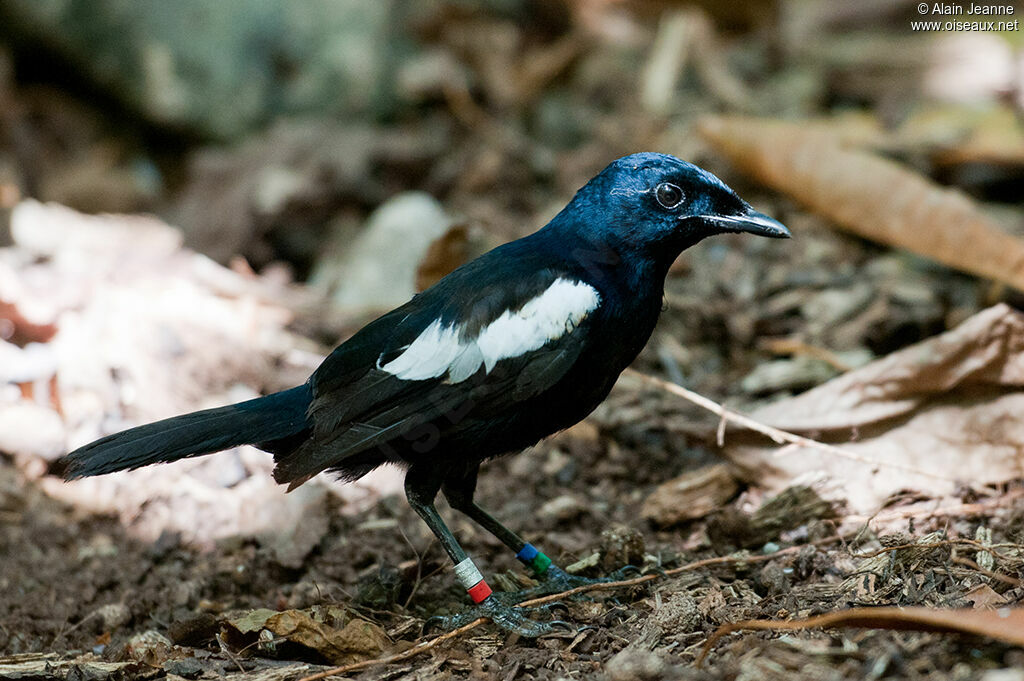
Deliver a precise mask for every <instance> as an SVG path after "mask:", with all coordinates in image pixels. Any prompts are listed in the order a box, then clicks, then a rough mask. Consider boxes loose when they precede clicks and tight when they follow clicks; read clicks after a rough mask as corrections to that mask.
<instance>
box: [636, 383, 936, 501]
mask: <svg viewBox="0 0 1024 681" xmlns="http://www.w3.org/2000/svg"><path fill="white" fill-rule="evenodd" d="M623 373H624V374H629V375H630V376H634V377H636V378H638V379H640V380H641V381H643V382H644V383H646V384H648V385H650V386H652V387H655V388H658V389H659V390H663V391H665V392H667V393H670V394H672V395H675V396H677V397H682V398H683V399H684V400H687V401H689V402H692V403H693V404H696V405H697V406H698V407H702V408H704V409H707V410H708V411H710V412H711V413H713V414H717V415H718V417H719V418H720V419H721V420H722V421H723V422H724V421H728V422H729V423H734V424H736V425H737V426H742V427H744V428H747V429H748V430H753V431H754V432H757V433H761V434H762V435H765V436H767V437H769V438H771V440H772V441H773V442H775V443H776V444H780V445H782V444H792V445H799V446H801V447H807V448H810V449H817V450H818V451H822V452H826V453H828V454H832V455H833V456H839V457H842V458H844V459H850V460H851V461H856V462H858V463H862V464H865V465H868V466H881V467H885V468H892V469H895V470H901V471H905V472H907V473H914V474H915V475H923V476H926V477H929V478H935V479H937V480H945V481H947V482H956V481H955V480H953V478H949V477H947V476H944V475H939V474H937V473H932V472H930V471H924V470H920V469H918V468H914V467H912V466H906V465H903V464H899V463H891V462H888V461H879V460H876V459H872V458H869V457H866V456H861V455H859V454H854V453H853V452H848V451H846V450H845V449H841V448H839V447H836V446H835V445H830V444H826V443H824V442H818V441H817V440H812V439H811V438H809V437H804V436H802V435H797V434H795V433H790V432H788V431H785V430H780V429H778V428H773V427H772V426H767V425H765V424H763V423H760V422H758V421H755V420H754V419H752V418H750V417H749V416H744V415H743V414H740V413H738V412H735V411H732V410H731V409H727V408H726V407H723V406H722V405H720V404H718V403H717V402H715V401H713V400H710V399H708V398H706V397H704V396H703V395H699V394H697V393H695V392H693V391H692V390H687V389H686V388H684V387H682V386H681V385H676V384H675V383H669V382H668V381H665V380H662V379H660V378H657V377H655V376H649V375H647V374H645V373H642V372H639V371H637V370H635V369H626V370H625V371H624V372H623ZM723 439H724V434H723V429H722V425H721V423H720V424H719V428H718V440H719V442H718V444H719V445H721V444H722V443H723V442H722V441H723Z"/></svg>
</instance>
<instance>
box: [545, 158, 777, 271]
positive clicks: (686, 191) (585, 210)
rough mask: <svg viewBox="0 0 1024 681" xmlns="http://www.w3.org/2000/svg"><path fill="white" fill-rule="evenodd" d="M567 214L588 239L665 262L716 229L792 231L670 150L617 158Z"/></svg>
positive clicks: (771, 233)
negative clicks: (755, 208)
mask: <svg viewBox="0 0 1024 681" xmlns="http://www.w3.org/2000/svg"><path fill="white" fill-rule="evenodd" d="M563 215H565V217H570V216H571V217H572V223H573V229H574V230H575V232H576V233H577V234H578V235H579V236H581V237H583V238H584V239H585V240H587V241H589V242H592V243H597V242H599V243H601V244H606V245H608V246H611V247H612V248H614V249H615V250H616V251H618V252H619V253H620V255H623V256H625V255H627V254H630V253H632V254H635V255H637V256H641V257H644V258H648V259H653V260H655V261H657V262H660V263H663V264H664V265H665V266H666V267H667V266H668V265H669V264H671V262H672V261H673V260H674V259H675V258H676V256H678V255H679V253H680V252H681V251H682V250H683V249H685V248H688V247H690V246H692V245H693V244H695V243H697V242H698V241H700V240H701V239H704V238H705V237H709V236H713V235H715V234H722V233H726V232H747V233H750V234H757V235H759V236H767V237H772V238H777V239H778V238H782V239H785V238H788V237H789V236H790V234H789V230H788V229H786V227H785V226H784V225H783V224H782V223H781V222H778V221H777V220H774V219H772V218H770V217H768V216H767V215H764V214H762V213H759V212H757V211H756V210H754V209H753V208H751V207H750V204H748V203H747V202H746V201H744V200H743V199H741V198H740V197H739V196H737V195H736V192H734V191H733V190H732V189H730V188H729V187H728V186H727V185H726V184H725V183H724V182H722V181H721V180H719V179H718V178H717V177H715V176H714V175H712V174H711V173H709V172H707V171H706V170H703V169H701V168H698V167H697V166H695V165H693V164H692V163H687V162H686V161H681V160H679V159H678V158H676V157H674V156H669V155H667V154H653V153H642V154H632V155H630V156H623V157H622V158H620V159H617V160H615V161H613V162H612V163H611V164H609V165H608V167H607V168H605V169H604V170H603V171H601V173H600V174H599V175H597V176H596V177H595V178H594V179H593V180H591V181H590V182H588V183H587V184H586V186H584V187H583V188H582V189H580V191H579V192H578V193H577V194H576V196H575V197H574V198H573V200H572V202H570V203H569V205H568V206H567V207H566V209H565V211H563ZM560 217H561V216H560Z"/></svg>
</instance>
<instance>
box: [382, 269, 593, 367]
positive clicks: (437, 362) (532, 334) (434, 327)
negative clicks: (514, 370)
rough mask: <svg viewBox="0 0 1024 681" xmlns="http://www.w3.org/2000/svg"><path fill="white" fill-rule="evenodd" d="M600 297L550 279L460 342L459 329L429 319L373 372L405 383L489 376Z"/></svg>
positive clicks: (578, 318) (559, 331)
mask: <svg viewBox="0 0 1024 681" xmlns="http://www.w3.org/2000/svg"><path fill="white" fill-rule="evenodd" d="M600 302H601V296H600V295H599V294H598V292H597V291H596V290H595V289H594V287H592V286H590V285H588V284H584V283H583V282H581V281H573V280H571V279H556V280H555V281H554V283H552V284H551V286H549V287H548V288H547V290H545V291H544V292H543V293H542V294H540V295H539V296H537V297H536V298H534V299H532V300H530V301H529V302H528V303H526V304H525V305H523V307H522V308H520V309H519V310H517V311H515V312H513V311H512V310H506V311H505V312H503V313H502V314H501V316H499V317H498V318H497V319H495V320H494V321H493V322H491V323H490V324H488V325H487V326H485V327H484V328H483V329H481V330H480V333H479V335H477V337H476V338H463V332H462V331H463V330H462V326H461V325H456V324H449V325H442V324H441V320H440V319H438V320H435V321H434V322H433V323H432V324H431V325H430V326H428V327H427V328H426V329H424V330H423V332H422V333H421V334H420V335H419V336H418V337H417V338H416V340H414V341H413V342H412V343H410V344H409V346H408V347H407V348H406V349H405V351H404V352H402V354H401V355H399V356H398V357H396V358H395V359H393V360H391V361H390V362H388V363H387V364H385V365H383V366H381V365H380V364H379V363H378V368H380V369H382V370H383V371H386V372H388V373H389V374H392V375H394V376H396V377H397V378H401V379H404V380H407V381H423V380H426V379H428V378H438V377H440V376H443V375H444V374H445V373H446V372H447V374H448V382H449V383H459V382H461V381H464V380H466V379H467V378H469V377H470V376H472V375H473V374H475V373H476V372H477V371H478V370H479V369H480V366H481V365H483V367H484V368H485V370H486V371H487V373H490V372H491V370H492V369H493V368H494V365H495V364H497V363H498V362H499V361H501V360H503V359H509V358H511V357H519V356H520V355H523V354H525V353H527V352H530V351H532V350H537V349H539V348H541V347H543V346H544V345H546V344H547V343H549V342H551V341H553V340H556V339H558V338H561V337H562V336H564V335H565V334H567V333H569V332H571V331H572V330H573V329H575V328H576V327H577V326H578V325H579V324H580V322H582V321H583V320H584V319H585V318H586V317H587V315H589V314H590V313H591V312H593V311H594V310H595V309H597V306H598V304H599V303H600Z"/></svg>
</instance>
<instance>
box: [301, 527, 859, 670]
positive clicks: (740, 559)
mask: <svg viewBox="0 0 1024 681" xmlns="http://www.w3.org/2000/svg"><path fill="white" fill-rule="evenodd" d="M841 539H842V537H840V536H839V535H834V536H831V537H826V538H824V539H819V540H817V541H813V542H810V543H809V544H800V545H799V546H790V547H787V548H784V549H780V550H778V551H775V552H773V553H766V554H761V555H758V556H716V557H714V558H705V559H703V560H698V561H694V562H692V563H687V564H686V565H680V566H679V567H677V568H672V569H671V570H665V571H664V572H658V573H653V574H649V575H641V576H640V577H634V578H633V579H623V580H620V581H618V582H596V583H594V584H585V585H583V586H578V587H576V588H574V589H569V590H568V591H563V592H561V593H557V594H550V595H548V596H543V597H541V598H534V599H531V600H526V601H523V602H522V603H517V604H516V607H520V608H526V607H532V606H536V605H542V604H544V603H550V602H552V601H559V600H562V599H564V598H566V597H568V596H575V595H576V594H580V593H584V592H587V591H597V590H599V589H617V588H619V587H623V586H635V585H637V584H644V583H646V582H651V581H654V580H656V579H661V578H663V577H673V576H675V575H678V574H681V573H683V572H691V571H693V570H698V569H700V568H704V567H710V566H712V565H727V564H730V563H763V562H765V561H770V560H773V559H775V558H778V557H779V556H784V555H787V554H790V553H797V552H799V551H800V550H801V549H802V548H804V546H820V545H822V544H831V543H832V542H835V541H839V540H841ZM486 621H487V618H486V617H480V618H478V619H475V620H473V621H472V622H470V623H469V624H465V625H463V626H461V627H459V628H458V629H453V630H452V631H449V632H447V633H445V634H441V635H440V636H437V637H435V638H432V639H430V640H428V641H423V642H422V643H418V644H416V645H414V646H413V647H412V648H409V649H408V650H403V651H402V652H400V653H396V654H394V655H390V656H388V657H381V658H377V659H373V660H363V661H362V662H354V663H352V664H346V665H342V666H341V667H333V668H331V669H325V670H324V671H322V672H317V673H316V674H312V675H310V676H304V677H302V678H301V679H299V681H319V680H320V679H326V678H327V677H329V676H337V675H339V674H347V673H348V672H354V671H358V670H360V669H366V668H367V667H373V666H376V665H380V664H391V663H392V662H401V661H403V660H408V659H409V658H411V657H416V656H417V655H419V654H420V653H425V652H427V651H428V650H431V649H433V648H436V647H437V646H438V645H440V644H441V643H444V642H445V641H448V640H450V639H453V638H455V637H456V636H459V635H460V634H464V633H465V632H467V631H469V630H470V629H475V628H476V627H478V626H480V625H481V624H483V623H484V622H486Z"/></svg>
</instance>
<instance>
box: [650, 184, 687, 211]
mask: <svg viewBox="0 0 1024 681" xmlns="http://www.w3.org/2000/svg"><path fill="white" fill-rule="evenodd" d="M654 195H655V196H656V197H657V198H658V203H660V204H661V205H662V206H663V207H665V208H675V207H677V206H678V205H679V204H680V203H682V202H683V190H682V189H680V188H679V187H677V186H676V185H674V184H672V183H671V182H662V183H661V184H659V185H658V187H657V189H655V190H654Z"/></svg>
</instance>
